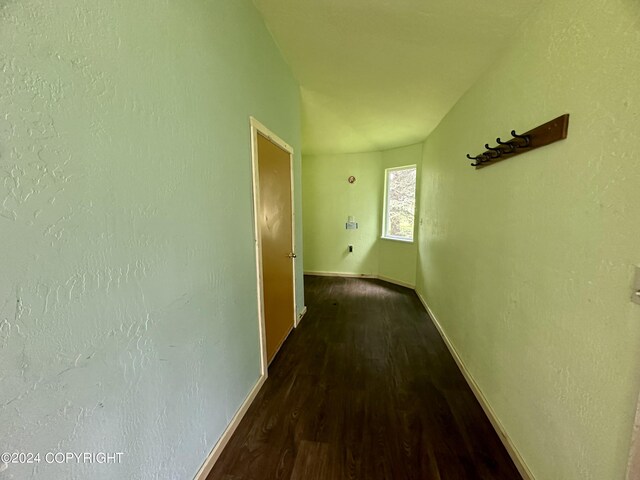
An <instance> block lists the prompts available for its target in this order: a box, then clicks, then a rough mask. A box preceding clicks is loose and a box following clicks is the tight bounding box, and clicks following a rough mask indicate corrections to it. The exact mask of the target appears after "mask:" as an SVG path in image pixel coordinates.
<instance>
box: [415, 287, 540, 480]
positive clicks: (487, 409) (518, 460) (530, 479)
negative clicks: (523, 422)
mask: <svg viewBox="0 0 640 480" xmlns="http://www.w3.org/2000/svg"><path fill="white" fill-rule="evenodd" d="M416 295H417V296H418V298H419V299H420V302H422V305H423V306H424V308H425V309H426V310H427V313H428V314H429V317H431V320H432V321H433V324H434V325H435V327H436V329H437V330H438V333H439V334H440V336H441V337H442V340H443V341H444V343H445V345H446V346H447V348H448V349H449V352H450V353H451V356H452V357H453V359H454V360H455V361H456V364H457V365H458V368H459V369H460V371H461V372H462V375H463V376H464V378H465V380H466V381H467V383H468V384H469V387H470V388H471V391H472V392H473V394H474V395H475V397H476V399H477V400H478V402H479V403H480V406H481V407H482V410H484V413H485V415H486V416H487V418H488V419H489V421H490V422H491V425H493V429H494V430H495V431H496V433H497V434H498V437H500V440H501V441H502V444H503V445H504V447H505V448H506V450H507V452H508V453H509V456H510V457H511V460H513V463H514V464H515V466H516V468H517V469H518V471H519V472H520V475H522V478H523V479H524V480H535V477H534V476H533V474H532V473H531V470H529V467H528V466H527V464H526V463H525V461H524V458H522V455H520V452H519V451H518V449H517V448H516V447H515V445H514V444H513V442H512V441H511V438H510V437H509V435H508V434H507V432H506V430H505V429H504V427H503V426H502V423H501V422H500V420H498V417H497V416H496V414H495V412H494V411H493V408H491V405H489V402H488V401H487V399H486V398H485V396H484V394H483V393H482V390H480V387H479V386H478V384H477V383H476V381H475V380H474V379H473V377H472V376H471V373H470V372H469V370H468V369H467V367H466V365H465V364H464V362H463V361H462V359H461V358H460V355H458V351H457V350H456V349H455V347H454V346H453V344H452V343H451V341H450V340H449V337H447V334H446V333H445V331H444V329H443V328H442V325H440V322H439V321H438V319H437V317H436V316H435V315H434V313H433V311H432V310H431V308H429V305H428V304H427V302H426V300H425V299H424V298H423V297H422V295H420V293H418V291H417V290H416Z"/></svg>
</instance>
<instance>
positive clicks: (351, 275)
mask: <svg viewBox="0 0 640 480" xmlns="http://www.w3.org/2000/svg"><path fill="white" fill-rule="evenodd" d="M304 274H305V275H315V276H317V277H345V278H375V279H378V280H383V281H385V282H388V283H393V284H394V285H400V286H401V287H407V288H411V289H412V290H413V289H415V288H416V286H415V285H413V284H411V283H406V282H402V281H400V280H394V279H393V278H389V277H385V276H383V275H371V274H368V273H343V272H304Z"/></svg>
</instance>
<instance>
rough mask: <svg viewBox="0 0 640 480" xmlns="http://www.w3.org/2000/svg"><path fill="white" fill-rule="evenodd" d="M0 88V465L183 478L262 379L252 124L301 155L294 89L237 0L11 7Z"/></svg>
mask: <svg viewBox="0 0 640 480" xmlns="http://www.w3.org/2000/svg"><path fill="white" fill-rule="evenodd" d="M0 85H2V88H1V89H0V111H1V112H2V113H1V114H0V244H2V246H3V249H2V252H0V269H1V271H2V275H0V425H2V435H1V436H0V451H22V452H43V453H44V452H47V451H63V452H66V451H69V452H73V451H75V452H86V451H105V452H123V458H122V463H121V464H119V465H109V466H105V465H95V464H94V465H89V464H84V465H72V464H66V465H41V466H40V467H39V468H38V470H37V474H36V475H35V477H37V478H46V479H53V480H57V479H68V478H72V477H73V478H96V479H97V478H110V479H111V478H122V479H125V478H131V479H134V478H181V479H187V478H193V476H194V475H195V473H196V471H197V470H198V469H199V467H200V465H201V464H202V462H203V461H204V460H205V458H206V456H207V455H208V453H209V452H210V450H211V448H212V447H213V446H214V444H215V443H216V441H217V440H218V439H219V437H220V435H221V433H222V432H223V430H224V429H225V428H226V426H227V424H228V423H229V421H230V420H231V418H232V417H233V415H234V414H235V412H236V410H237V409H238V407H239V406H240V405H241V403H242V402H243V400H244V399H245V397H246V396H247V394H248V393H249V391H250V389H251V388H252V387H253V385H254V384H255V382H256V380H257V379H258V377H259V375H260V370H259V365H260V350H259V342H258V335H259V333H258V317H257V307H256V280H255V278H256V273H255V251H254V241H253V221H252V190H251V148H250V130H249V116H250V115H253V116H255V117H256V118H257V119H259V120H260V121H261V122H262V123H264V124H265V125H267V126H268V127H269V128H270V129H271V130H273V131H274V132H276V133H278V134H279V135H280V136H281V137H282V138H283V139H284V140H285V141H286V142H288V143H289V144H290V145H292V146H293V147H294V148H295V149H296V151H298V152H299V146H300V131H299V125H300V119H299V104H298V87H297V84H296V82H295V81H294V79H293V77H292V75H291V74H290V71H289V68H288V67H287V66H286V64H285V63H284V61H283V59H282V57H281V56H280V53H279V52H278V50H277V48H276V46H275V45H274V43H273V41H272V39H271V37H270V35H269V33H268V32H267V29H266V28H265V26H264V24H263V22H262V19H261V17H260V15H259V14H258V12H257V11H256V10H255V9H254V7H253V5H252V3H251V1H249V0H221V1H215V2H202V1H198V0H185V1H181V2H157V1H152V0H141V1H136V2H125V1H121V0H113V1H111V0H110V1H108V2H102V1H98V0H86V1H82V2H73V1H70V0H56V1H52V0H21V1H19V2H16V1H0ZM295 170H296V187H297V189H296V192H297V197H296V205H297V209H298V212H300V204H301V196H300V188H299V187H300V156H299V155H296V158H295ZM296 234H297V237H298V244H299V245H301V240H302V238H301V225H298V227H297V229H296ZM298 257H299V260H300V261H299V262H298V265H299V269H298V272H297V273H298V275H297V283H298V286H299V289H298V305H299V308H302V306H303V305H304V301H303V298H302V276H301V266H302V258H301V251H300V249H299V251H298ZM31 472H32V468H31V466H29V465H27V466H24V467H23V466H19V465H11V466H9V468H8V470H6V472H3V474H2V475H5V476H7V475H8V476H9V477H8V478H27V477H29V478H31V476H32V475H31Z"/></svg>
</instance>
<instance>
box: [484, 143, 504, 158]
mask: <svg viewBox="0 0 640 480" xmlns="http://www.w3.org/2000/svg"><path fill="white" fill-rule="evenodd" d="M484 148H486V149H487V150H489V151H490V152H495V155H492V157H493V158H499V157H501V156H502V154H503V153H504V152H503V151H502V149H501V148H493V147H490V146H489V144H488V143H485V144H484Z"/></svg>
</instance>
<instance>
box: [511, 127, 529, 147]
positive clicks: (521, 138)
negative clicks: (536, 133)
mask: <svg viewBox="0 0 640 480" xmlns="http://www.w3.org/2000/svg"><path fill="white" fill-rule="evenodd" d="M511 135H512V136H513V138H519V139H520V140H524V145H516V147H517V148H525V147H528V146H529V144H530V143H531V139H530V137H529V135H518V134H517V133H516V131H515V130H511Z"/></svg>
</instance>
